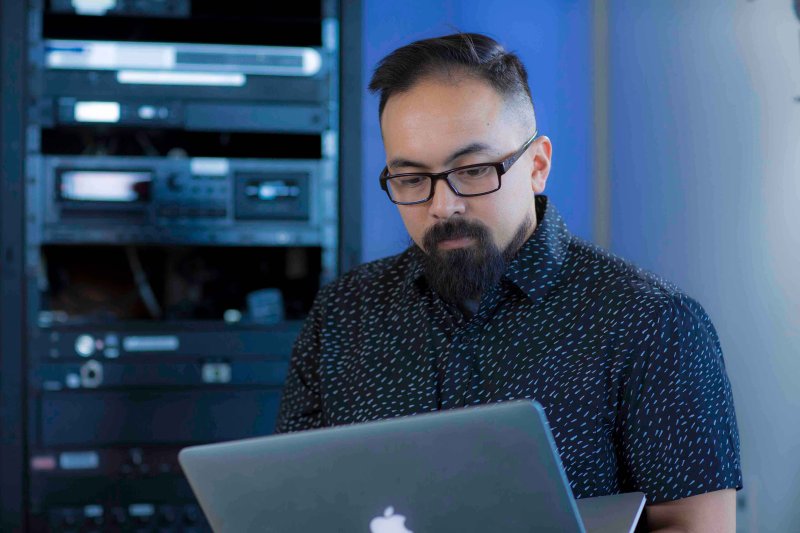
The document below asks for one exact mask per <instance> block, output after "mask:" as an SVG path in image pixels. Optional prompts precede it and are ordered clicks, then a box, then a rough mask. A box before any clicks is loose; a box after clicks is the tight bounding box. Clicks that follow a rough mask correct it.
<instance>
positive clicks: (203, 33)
mask: <svg viewBox="0 0 800 533" xmlns="http://www.w3.org/2000/svg"><path fill="white" fill-rule="evenodd" d="M101 4H102V3H97V2H79V1H77V0H50V1H49V2H45V1H43V0H31V1H30V2H28V3H27V5H20V3H18V2H11V1H8V0H2V2H0V6H2V12H0V15H2V16H1V17H0V18H2V24H3V32H2V39H3V41H2V42H3V56H2V59H3V63H2V65H3V66H2V69H3V70H2V73H3V98H2V105H3V121H2V122H3V124H2V126H3V130H2V131H3V135H4V139H17V143H18V144H17V146H16V148H17V149H16V150H14V148H15V145H14V144H10V143H7V142H3V143H2V144H3V150H2V152H1V154H2V155H0V157H2V159H0V161H2V163H3V169H4V174H3V179H2V182H0V186H1V187H2V191H3V193H2V197H0V201H2V203H3V205H2V214H1V215H0V216H1V217H2V225H0V233H1V234H2V237H3V241H2V250H3V259H2V269H3V271H2V273H3V281H2V284H3V285H2V290H3V300H2V302H0V305H2V306H3V307H2V309H3V320H2V326H1V327H2V329H0V343H2V344H0V347H2V352H0V353H1V354H2V365H0V383H1V384H2V390H0V395H2V396H0V398H1V399H2V401H0V409H2V410H0V413H2V416H3V424H2V427H3V429H2V433H0V437H1V438H2V443H3V453H2V454H1V455H0V476H2V482H3V490H2V492H0V503H2V507H0V513H2V514H1V515H0V525H2V529H3V530H11V531H16V530H20V531H21V530H31V531H151V530H152V531H156V530H157V531H205V530H207V525H206V524H205V522H204V520H203V517H202V513H200V511H199V508H198V507H197V505H196V503H195V502H194V499H193V497H192V495H191V492H190V491H189V488H188V485H187V484H186V483H185V480H184V479H183V476H182V474H181V472H180V470H179V467H178V465H177V462H176V453H177V450H178V449H179V448H180V447H182V446H184V445H188V444H196V443H200V442H210V441H218V440H227V439H232V438H238V437H245V436H251V435H258V434H268V433H270V432H271V430H272V425H273V424H274V418H275V414H276V410H277V402H278V399H279V395H280V389H281V386H282V382H283V379H284V377H285V372H286V369H287V366H288V357H289V354H290V349H291V345H292V342H293V340H294V337H295V336H296V334H297V332H298V331H299V326H300V324H301V323H302V319H303V317H304V315H305V314H306V313H307V311H308V309H309V307H310V305H311V302H312V301H313V297H314V294H315V292H316V290H317V289H318V287H319V286H320V285H321V284H324V283H326V282H328V281H330V280H332V279H333V278H334V277H335V276H336V275H337V274H338V273H339V272H340V271H341V270H342V269H347V268H349V267H350V266H352V265H353V264H355V263H357V262H358V260H359V254H358V249H359V248H360V231H359V230H358V226H359V222H360V221H359V220H358V218H359V217H358V213H359V212H360V205H359V204H360V193H359V191H360V183H359V181H360V169H359V163H358V159H360V157H355V158H353V156H355V155H356V154H358V153H359V147H360V139H359V135H358V130H359V129H360V91H358V92H353V89H355V87H354V86H353V84H354V83H356V84H359V83H360V65H359V64H358V63H359V61H360V36H357V35H356V36H354V35H352V34H348V35H347V36H346V37H343V36H342V35H341V29H340V28H341V27H342V26H346V27H348V28H349V29H350V31H355V30H356V29H357V28H358V27H359V26H360V7H359V3H358V2H343V3H342V4H341V5H340V4H339V3H338V2H335V1H331V0H321V1H316V2H295V3H292V4H290V5H289V4H285V5H277V6H274V5H271V3H270V5H266V6H260V7H259V6H257V5H256V6H253V5H250V4H248V3H246V2H229V3H226V10H228V11H229V12H230V13H232V15H230V17H229V16H228V15H229V14H230V13H227V12H226V13H221V12H220V11H219V9H218V8H215V7H214V3H212V2H206V1H204V0H169V1H148V0H139V1H136V2H133V1H125V0H119V1H117V2H109V3H107V5H106V7H105V8H98V6H100V5H101ZM109 6H110V7H109ZM215 9H217V11H216V12H215V11H214V10H215ZM248 10H250V11H248ZM226 17H228V19H231V20H228V19H226ZM237 17H238V19H237ZM233 19H236V20H233ZM226 24H229V28H228V29H227V30H226V26H225V25H226ZM233 27H235V28H237V31H230V28H233ZM343 43H346V48H347V50H348V54H347V56H346V57H347V60H346V61H342V60H341V58H342V57H343V56H342V49H343V46H342V44H343ZM355 53H357V54H359V56H355V55H354V54H355ZM342 65H346V66H344V67H343V66H342ZM12 72H13V73H15V75H11V76H9V75H8V74H10V73H12ZM341 72H347V73H348V79H347V80H343V79H342V77H341ZM356 80H359V81H356ZM340 83H342V84H346V85H347V86H348V87H350V89H351V91H350V92H349V93H348V94H347V95H345V94H342V93H340ZM15 117H17V120H16V122H15V121H14V118H15ZM342 123H344V124H347V125H348V126H349V128H350V129H349V130H348V136H347V138H346V140H343V139H342V138H341V136H340V135H339V131H340V124H342ZM340 153H347V154H349V155H350V157H349V158H348V161H347V162H345V161H342V160H341V158H340ZM340 170H344V171H345V172H346V174H345V173H344V172H342V173H341V174H340ZM341 175H347V176H348V178H349V179H347V180H344V179H341V178H340V176H341ZM342 191H346V194H341V192H342ZM343 213H346V217H345V216H342V214H343ZM345 218H346V220H347V222H346V223H345V224H344V225H343V220H344V219H345ZM343 250H344V252H343ZM234 415H235V416H234Z"/></svg>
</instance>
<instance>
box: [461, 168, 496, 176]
mask: <svg viewBox="0 0 800 533" xmlns="http://www.w3.org/2000/svg"><path fill="white" fill-rule="evenodd" d="M491 168H492V167H475V168H465V169H464V170H459V171H458V172H456V176H457V177H459V178H469V179H476V178H483V177H485V176H488V175H489V170H490V169H491Z"/></svg>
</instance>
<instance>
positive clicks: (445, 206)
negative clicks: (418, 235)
mask: <svg viewBox="0 0 800 533" xmlns="http://www.w3.org/2000/svg"><path fill="white" fill-rule="evenodd" d="M464 208H465V203H464V198H462V197H460V196H458V195H456V193H454V192H453V190H452V189H450V186H449V185H448V184H447V182H446V181H445V180H438V181H437V182H436V184H435V186H434V189H433V198H432V199H431V205H430V208H429V209H428V211H429V212H430V214H431V216H433V218H438V219H441V220H446V219H448V218H450V217H451V216H453V215H455V214H463V213H464Z"/></svg>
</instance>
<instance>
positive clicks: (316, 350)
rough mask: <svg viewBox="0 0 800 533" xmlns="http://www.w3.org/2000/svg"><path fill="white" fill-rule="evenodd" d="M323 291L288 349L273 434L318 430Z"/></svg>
mask: <svg viewBox="0 0 800 533" xmlns="http://www.w3.org/2000/svg"><path fill="white" fill-rule="evenodd" d="M325 292H326V291H325V289H323V290H322V291H320V292H319V294H318V295H317V298H316V300H315V301H314V305H313V306H312V308H311V312H310V313H309V315H308V317H307V318H306V321H305V323H304V324H303V327H302V329H301V330H300V334H299V335H298V336H297V340H296V341H295V343H294V347H293V349H292V358H291V361H290V362H289V373H288V375H287V377H286V383H285V384H284V387H283V395H282V397H281V403H280V408H279V409H278V420H277V422H276V424H275V432H276V433H287V432H291V431H301V430H304V429H313V428H319V427H322V425H323V420H322V400H321V396H320V390H319V389H320V387H319V373H318V369H319V357H320V350H321V346H320V339H321V338H322V315H323V308H324V305H325V296H324V295H325Z"/></svg>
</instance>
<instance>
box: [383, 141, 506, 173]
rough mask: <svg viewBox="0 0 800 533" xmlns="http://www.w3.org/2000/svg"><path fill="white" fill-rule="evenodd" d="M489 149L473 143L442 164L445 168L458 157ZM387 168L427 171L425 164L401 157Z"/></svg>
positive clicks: (484, 144)
mask: <svg viewBox="0 0 800 533" xmlns="http://www.w3.org/2000/svg"><path fill="white" fill-rule="evenodd" d="M491 151H492V149H491V147H490V146H489V145H488V144H486V143H481V142H474V143H471V144H468V145H467V146H464V147H463V148H459V149H458V150H456V151H455V152H453V153H452V154H451V155H450V157H448V158H447V160H446V161H445V162H444V164H445V166H449V165H450V164H451V163H452V162H453V161H455V160H456V159H458V158H459V157H463V156H465V155H469V154H476V153H481V152H491ZM387 166H388V167H389V168H418V169H421V170H429V167H428V165H426V164H425V163H419V162H417V161H412V160H410V159H404V158H402V157H397V158H395V159H392V160H391V161H389V164H388V165H387Z"/></svg>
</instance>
